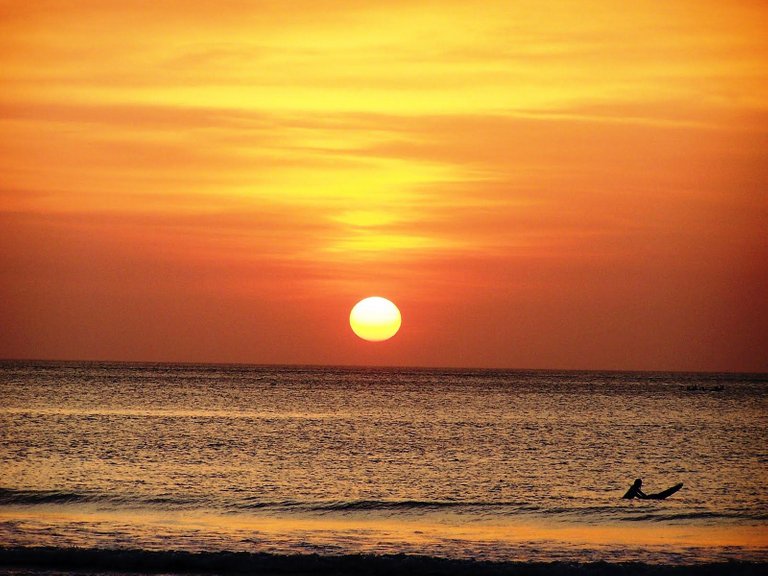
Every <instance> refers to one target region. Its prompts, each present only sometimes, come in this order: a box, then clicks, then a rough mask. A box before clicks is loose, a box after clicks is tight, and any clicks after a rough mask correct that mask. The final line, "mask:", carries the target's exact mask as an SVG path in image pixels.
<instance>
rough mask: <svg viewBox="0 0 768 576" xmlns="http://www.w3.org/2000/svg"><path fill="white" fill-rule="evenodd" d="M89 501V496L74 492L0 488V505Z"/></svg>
mask: <svg viewBox="0 0 768 576" xmlns="http://www.w3.org/2000/svg"><path fill="white" fill-rule="evenodd" d="M89 500H91V497H90V496H88V495H86V494H78V493H76V492H64V491H60V490H11V489H8V488H0V504H65V503H71V502H72V503H74V502H87V501H89Z"/></svg>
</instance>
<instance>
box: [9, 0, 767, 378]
mask: <svg viewBox="0 0 768 576" xmlns="http://www.w3.org/2000/svg"><path fill="white" fill-rule="evenodd" d="M765 30H768V5H767V4H766V3H764V2H762V1H759V0H756V1H744V0H734V1H733V2H722V0H717V1H713V0H694V1H688V0H668V1H667V2H658V1H655V0H653V1H646V0H637V1H635V2H630V3H618V2H614V1H610V0H578V1H576V0H574V1H570V0H535V1H528V0H519V1H509V0H507V1H498V2H497V1H490V0H489V1H484V2H466V1H463V2H456V1H452V0H440V1H439V2H418V1H413V0H409V1H400V0H394V1H391V2H377V1H364V0H352V1H344V2H341V1H337V2H325V1H322V0H312V1H303V0H300V1H290V0H283V1H276V2H272V1H263V2H244V1H228V0H218V1H216V2H210V1H200V0H183V1H182V0H167V1H163V0H159V1H158V0H155V1H147V2H143V1H132V2H125V1H123V0H121V1H119V2H118V1H113V0H80V1H78V2H52V1H44V0H40V1H36V2H28V1H26V0H23V1H15V0H11V1H4V0H3V1H0V357H2V358H38V359H90V360H128V361H186V362H244V363H270V364H271V363H288V364H343V365H346V364H354V365H397V366H401V365H407V366H446V367H448V366H455V367H498V368H553V369H618V370H622V369H626V370H707V371H708V370H714V371H721V370H722V371H768V298H766V294H768V289H767V287H768V233H767V231H768V35H766V34H765ZM374 295H375V296H383V297H386V298H389V299H390V300H392V301H393V302H395V303H396V304H397V305H398V307H399V308H400V311H401V313H402V327H401V329H400V332H399V333H398V334H397V335H396V336H395V337H394V338H392V339H391V340H387V341H385V342H378V343H372V342H365V341H363V340H360V339H359V338H357V337H356V336H355V335H354V333H353V332H352V331H351V329H350V327H349V323H348V318H349V312H350V310H351V308H352V306H353V305H354V304H355V303H356V302H357V301H358V300H360V299H362V298H364V297H366V296H374Z"/></svg>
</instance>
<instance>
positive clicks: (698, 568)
mask: <svg viewBox="0 0 768 576" xmlns="http://www.w3.org/2000/svg"><path fill="white" fill-rule="evenodd" d="M0 567H9V568H13V569H14V570H17V569H19V568H27V569H29V568H35V569H54V570H66V571H74V570H87V571H94V570H98V571H119V572H121V573H124V572H138V573H153V572H154V573H163V574H181V573H190V572H192V573H197V574H211V573H215V574H242V573H253V574H256V573H258V574H286V575H290V574H297V575H298V574H318V575H324V574H329V575H330V574H333V575H339V576H340V575H347V574H372V575H379V574H414V575H417V574H431V575H445V576H459V575H464V574H467V575H470V574H471V575H473V576H491V575H495V576H498V575H501V574H519V575H523V576H524V575H534V574H536V575H539V576H550V575H551V576H557V575H561V574H573V573H577V574H582V575H585V576H589V575H602V576H612V575H613V574H617V575H618V574H621V575H623V576H633V575H636V576H641V575H645V574H654V575H657V576H665V575H667V574H670V575H671V574H675V575H677V576H683V575H684V576H687V575H694V574H731V575H735V576H753V575H757V574H764V573H765V571H766V569H768V562H746V561H728V562H717V563H707V564H693V565H665V564H645V563H641V562H629V563H608V562H586V563H577V562H567V561H554V562H515V561H506V562H494V561H486V560H457V559H448V558H439V557H434V556H418V555H408V554H389V555H372V554H349V555H319V554H296V555H278V554H269V553H264V552H258V553H254V552H184V551H175V550H164V551H153V550H122V549H112V550H105V549H93V548H55V547H30V548H25V547H16V548H2V547H0Z"/></svg>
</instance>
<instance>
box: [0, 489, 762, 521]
mask: <svg viewBox="0 0 768 576" xmlns="http://www.w3.org/2000/svg"><path fill="white" fill-rule="evenodd" d="M83 503H89V504H103V505H113V506H124V507H140V508H143V507H146V508H151V509H158V510H172V509H185V510H188V509H195V508H199V509H206V510H219V511H221V512H224V513H237V512H247V511H249V510H264V511H275V512H296V513H320V514H332V513H338V514H347V513H348V514H354V513H358V512H359V513H364V512H390V513H402V514H408V513H413V514H419V513H429V512H437V511H441V510H445V511H452V512H454V513H456V514H462V513H466V514H470V515H472V514H480V515H498V516H514V515H518V514H535V515H540V516H548V517H560V518H571V519H573V520H577V521H584V522H590V521H593V520H600V519H610V520H614V521H615V520H618V521H628V522H643V521H645V522H667V521H673V522H674V521H696V520H703V521H707V520H741V521H761V522H764V521H766V520H768V513H765V512H763V511H760V510H722V511H717V512H715V511H712V510H702V509H693V510H688V511H685V510H679V509H676V510H668V509H664V508H658V509H652V510H643V509H637V508H633V509H627V508H623V507H621V506H617V505H614V504H606V505H600V506H572V507H562V506H546V505H537V504H533V503H531V502H526V501H456V500H335V501H298V500H278V501H269V500H258V499H255V498H251V499H244V500H237V501H232V500H230V501H226V502H225V501H214V500H211V499H204V498H192V497H183V496H179V495H166V494H160V495H151V496H149V495H147V496H140V495H115V494H103V493H81V492H70V491H65V490H14V489H9V488H0V505H4V504H5V505H25V506H35V505H46V504H64V505H66V504H74V505H76V504H83Z"/></svg>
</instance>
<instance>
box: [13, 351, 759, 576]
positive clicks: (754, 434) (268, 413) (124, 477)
mask: <svg viewBox="0 0 768 576" xmlns="http://www.w3.org/2000/svg"><path fill="white" fill-rule="evenodd" d="M767 463H768V375H765V374H763V375H756V374H752V375H749V374H688V373H637V372H632V373H625V372H554V371H503V370H438V369H412V368H352V367H295V366H241V365H226V366H224V365H190V364H129V363H55V362H15V361H14V362H11V361H5V362H2V363H0V546H2V547H5V548H8V547H13V546H23V547H29V546H49V547H55V548H65V547H80V548H100V549H104V548H108V549H115V548H117V549H131V550H135V551H168V550H186V551H191V552H201V551H207V552H215V551H233V552H270V553H277V554H295V553H301V554H306V553H315V554H320V555H342V554H356V553H365V554H369V553H370V554H400V553H403V554H420V555H426V556H433V557H439V558H450V559H474V560H494V561H509V560H515V561H552V560H562V559H567V560H573V561H593V560H607V561H628V560H632V561H642V562H649V563H682V564H685V563H698V562H710V561H718V560H724V559H739V560H756V561H766V560H768V495H767V490H766V484H767V481H768V473H767V470H768V468H766V464H767ZM635 478H643V480H644V484H643V487H644V489H645V490H646V492H654V491H660V490H663V489H665V488H667V487H669V486H671V485H673V484H676V483H678V482H683V483H684V487H683V489H682V490H681V491H680V492H678V493H677V494H675V495H673V496H672V497H670V498H669V499H667V500H662V501H648V500H646V501H642V500H624V499H622V498H621V496H622V495H623V494H624V492H625V491H626V490H627V488H628V487H629V486H630V485H631V484H632V482H633V481H634V479H635Z"/></svg>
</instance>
